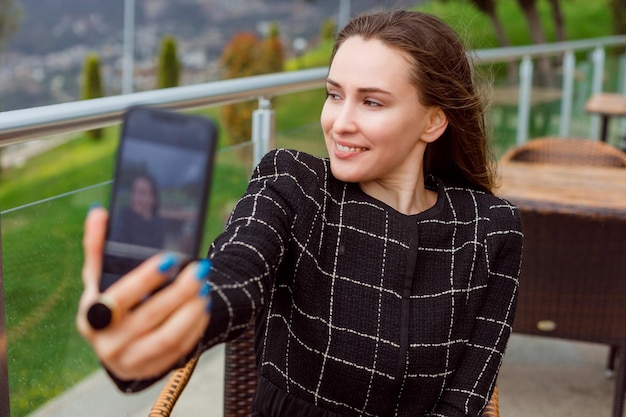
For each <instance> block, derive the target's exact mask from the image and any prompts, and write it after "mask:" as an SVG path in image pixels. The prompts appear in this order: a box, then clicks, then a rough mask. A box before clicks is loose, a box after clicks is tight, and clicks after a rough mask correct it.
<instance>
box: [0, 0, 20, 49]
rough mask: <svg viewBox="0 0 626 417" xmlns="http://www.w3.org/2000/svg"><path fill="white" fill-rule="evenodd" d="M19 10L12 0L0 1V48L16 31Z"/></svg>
mask: <svg viewBox="0 0 626 417" xmlns="http://www.w3.org/2000/svg"><path fill="white" fill-rule="evenodd" d="M20 14H21V12H20V9H19V8H18V6H17V5H16V4H15V3H14V2H13V0H0V47H1V46H4V44H5V42H6V41H7V39H8V38H9V37H10V36H11V35H12V34H13V32H15V29H17V22H18V21H19V17H20Z"/></svg>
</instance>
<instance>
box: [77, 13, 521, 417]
mask: <svg viewBox="0 0 626 417" xmlns="http://www.w3.org/2000/svg"><path fill="white" fill-rule="evenodd" d="M327 90H328V91H327V98H326V101H325V103H324V105H323V110H322V114H321V125H322V130H323V133H324V139H325V143H326V147H327V150H328V153H329V156H328V158H318V157H315V156H312V155H309V154H306V153H302V152H297V151H291V150H285V149H278V150H274V151H271V152H270V153H268V154H267V155H266V156H265V157H264V158H263V160H262V161H261V163H260V164H259V165H258V166H257V167H256V169H255V171H254V173H253V175H252V178H251V180H250V182H249V184H248V189H247V191H246V192H245V193H244V195H243V196H242V197H241V199H240V200H239V201H238V203H237V204H236V206H235V208H234V210H233V212H232V214H231V217H230V219H229V222H228V224H227V225H226V228H225V230H224V232H223V233H222V234H221V235H220V236H218V237H217V238H216V239H215V241H214V242H213V244H212V245H211V248H210V250H209V254H208V257H209V258H210V259H211V261H212V267H211V270H210V273H208V274H207V272H208V271H207V270H206V268H203V267H202V265H206V264H199V263H192V264H190V265H189V266H187V267H186V268H184V269H183V270H182V271H181V273H180V274H179V277H178V279H177V280H176V281H175V284H174V285H171V286H169V287H167V288H166V289H164V290H162V291H160V292H159V293H158V294H157V295H156V296H154V297H151V298H149V299H148V300H147V301H145V302H143V303H141V304H140V305H139V306H135V304H136V302H137V301H138V300H141V299H142V297H143V295H144V294H145V293H146V289H147V287H142V285H141V283H145V284H146V285H157V284H158V283H159V282H161V281H160V280H162V279H163V275H164V274H165V275H166V274H167V273H168V271H169V270H170V269H167V270H164V268H163V265H164V261H166V260H170V261H171V259H172V258H171V257H169V256H168V255H167V254H163V255H157V257H156V258H155V259H150V260H148V261H146V263H144V264H142V265H140V266H139V267H138V268H137V269H135V270H134V271H132V272H131V273H129V274H128V275H127V276H126V277H123V278H122V279H121V280H120V281H118V282H117V283H116V284H115V285H114V286H112V287H111V288H109V289H108V290H107V291H106V293H107V296H108V299H110V300H111V302H112V303H113V304H116V305H117V306H118V309H119V310H120V315H121V316H122V319H121V320H119V322H118V323H116V324H113V325H111V326H109V327H107V328H106V329H104V330H102V331H96V330H94V329H92V328H90V327H89V325H88V324H87V321H86V320H85V311H86V310H87V309H88V307H89V305H90V304H91V303H92V302H93V301H94V300H95V299H96V298H97V297H98V294H97V291H95V290H94V289H95V288H97V284H98V283H97V276H98V270H97V267H98V265H99V263H100V262H101V253H100V248H101V246H102V238H103V236H104V232H105V231H104V228H105V224H106V217H107V214H106V213H105V212H104V210H103V209H94V210H92V211H91V212H90V214H89V216H88V218H87V221H86V230H85V238H84V243H85V265H84V268H83V281H84V283H85V291H84V293H83V297H82V300H81V303H80V308H79V313H78V317H77V322H78V326H79V329H80V331H81V333H82V334H83V336H84V337H85V338H86V339H87V340H88V341H89V342H90V343H91V344H92V346H93V348H94V349H95V351H96V353H97V354H98V356H99V358H100V360H101V361H102V363H103V364H104V365H105V366H106V367H107V368H108V370H109V371H110V373H111V375H112V376H113V378H114V380H115V382H116V383H117V384H118V386H119V387H120V388H121V389H123V390H125V391H136V390H139V389H142V388H144V387H146V386H148V385H150V384H151V383H153V382H155V381H156V380H158V379H160V378H161V377H163V376H164V375H165V374H166V373H167V372H168V371H169V370H170V369H171V368H172V367H175V366H177V365H180V364H182V363H184V362H185V361H186V360H187V359H189V358H190V357H192V356H195V355H197V354H199V353H200V352H202V351H204V350H206V349H208V348H210V347H211V346H214V345H215V344H217V343H222V342H226V341H230V340H233V339H235V338H236V337H238V336H239V335H240V334H242V332H244V331H245V330H246V329H247V328H248V326H249V325H250V324H252V323H254V325H255V347H256V354H257V364H258V389H257V393H256V395H255V397H254V400H253V404H252V409H251V410H250V412H251V414H252V416H290V415H309V416H313V417H315V416H326V417H329V416H335V415H344V416H361V415H372V416H383V415H384V416H386V415H396V416H409V415H410V416H415V415H418V416H448V417H454V416H479V415H480V414H481V412H482V410H483V409H484V408H485V405H486V404H487V402H488V400H489V398H490V395H491V393H492V391H493V390H494V387H495V382H496V378H497V374H498V370H499V367H500V364H501V361H502V358H503V354H504V350H505V347H506V344H507V341H508V338H509V335H510V333H511V324H512V322H513V319H514V312H515V304H516V299H517V286H518V275H519V271H520V258H521V249H522V234H521V231H520V219H519V213H518V211H517V209H516V208H515V207H513V206H512V205H511V204H509V203H508V202H507V201H505V200H502V199H499V198H497V197H495V196H494V195H493V194H492V192H491V187H492V183H493V178H492V176H491V171H490V169H489V163H488V161H487V155H488V149H487V140H486V137H485V132H484V122H483V114H482V107H481V104H480V100H479V98H478V97H477V95H476V93H475V88H474V81H473V79H472V71H471V63H470V62H469V61H468V59H467V56H466V53H465V50H464V49H463V47H462V44H461V42H460V41H459V39H458V37H457V36H456V34H455V33H454V32H453V31H452V30H451V29H450V28H449V27H448V26H447V25H445V24H444V23H442V22H441V21H440V20H439V19H437V18H435V17H433V16H430V15H427V14H424V13H419V12H407V11H395V12H382V13H376V14H371V15H364V16H360V17H357V18H355V19H353V20H352V21H351V22H349V23H348V24H347V25H346V26H345V28H344V29H342V31H341V32H340V33H339V34H338V38H337V43H336V45H335V47H334V50H333V55H332V61H331V65H330V68H329V72H328V77H327ZM170 267H172V268H171V269H176V268H174V267H173V265H171V263H168V268H170ZM207 283H208V284H210V288H211V289H212V291H211V293H210V295H209V296H207V292H206V291H200V293H198V289H199V288H201V287H202V288H206V287H207ZM201 284H204V285H201ZM207 323H208V324H207Z"/></svg>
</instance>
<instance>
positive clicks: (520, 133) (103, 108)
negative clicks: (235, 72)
mask: <svg viewBox="0 0 626 417" xmlns="http://www.w3.org/2000/svg"><path fill="white" fill-rule="evenodd" d="M625 46H626V36H613V37H606V38H597V39H587V40H582V41H572V42H562V43H553V44H546V45H533V46H523V47H511V48H498V49H487V50H478V51H473V53H472V55H473V56H474V62H475V63H476V64H492V63H507V62H519V84H518V86H517V91H518V97H517V118H516V125H517V127H516V142H517V143H523V142H525V141H526V140H527V138H528V134H529V130H528V126H529V121H530V109H531V98H532V93H533V71H534V62H535V60H536V59H538V58H540V57H545V56H560V57H562V82H561V86H560V91H561V100H560V101H561V104H560V119H559V135H561V136H568V135H569V133H570V121H571V117H572V100H573V90H574V81H575V72H576V58H575V57H576V55H577V54H584V53H588V55H589V56H590V59H589V62H590V63H591V68H592V71H591V72H592V82H591V88H590V90H589V95H591V94H594V93H598V92H601V91H602V90H603V88H604V84H603V79H604V72H605V58H606V53H605V50H606V49H608V48H615V47H625ZM326 73H327V69H326V68H314V69H308V70H301V71H294V72H287V73H280V74H270V75H262V76H255V77H248V78H241V79H233V80H225V81H217V82H210V83H205V84H199V85H189V86H183V87H176V88H169V89H163V90H154V91H147V92H138V93H133V94H127V95H121V96H115V97H105V98H100V99H93V100H89V101H80V102H70V103H62V104H54V105H49V106H41V107H35V108H29V109H23V110H14V111H7V112H3V113H0V148H1V147H5V146H8V145H14V144H19V143H24V142H27V141H30V140H32V139H35V138H41V137H46V136H51V135H54V134H58V133H68V132H73V131H82V130H89V129H94V128H99V127H103V126H107V125H112V124H117V123H119V122H120V121H121V116H122V113H123V112H124V110H125V109H126V108H128V107H129V106H132V105H151V106H157V107H163V108H169V109H175V110H190V109H194V108H201V107H211V106H221V105H225V104H230V103H234V102H241V101H247V100H250V99H255V98H256V99H258V100H259V110H257V111H256V112H255V115H254V117H253V138H252V143H253V146H254V149H255V150H254V162H255V163H256V162H257V161H258V160H259V159H260V158H261V156H262V155H263V154H264V153H265V152H267V150H269V149H270V147H272V146H273V140H274V114H273V110H272V109H271V108H270V103H269V100H268V99H269V98H271V97H274V96H280V95H284V94H287V93H293V92H299V91H306V90H310V89H314V88H319V87H321V86H323V84H324V79H325V77H326ZM616 90H617V92H621V93H625V94H626V58H625V57H623V56H622V57H621V58H620V64H619V68H618V83H617V88H616ZM598 133H599V120H598V118H597V117H595V118H592V123H591V126H590V131H589V136H590V137H593V138H597V137H598ZM1 249H2V245H1V241H0V267H1V266H3V264H2V252H1ZM3 288H4V275H3V274H0V415H2V416H5V415H9V408H10V407H9V385H8V371H7V345H6V325H5V322H6V317H5V303H4V301H5V300H4V290H3Z"/></svg>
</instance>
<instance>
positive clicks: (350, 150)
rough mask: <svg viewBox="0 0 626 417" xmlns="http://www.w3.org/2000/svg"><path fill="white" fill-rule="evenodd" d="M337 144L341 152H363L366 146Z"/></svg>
mask: <svg viewBox="0 0 626 417" xmlns="http://www.w3.org/2000/svg"><path fill="white" fill-rule="evenodd" d="M335 145H336V146H337V149H338V150H340V151H341V152H361V151H364V150H365V148H353V147H350V146H343V145H340V144H338V143H335Z"/></svg>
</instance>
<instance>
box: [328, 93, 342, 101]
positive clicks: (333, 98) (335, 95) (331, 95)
mask: <svg viewBox="0 0 626 417" xmlns="http://www.w3.org/2000/svg"><path fill="white" fill-rule="evenodd" d="M326 97H327V98H329V99H331V100H338V99H339V98H340V97H339V94H337V93H331V92H330V91H327V92H326Z"/></svg>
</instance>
